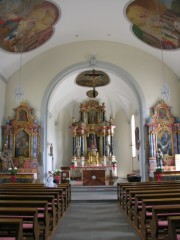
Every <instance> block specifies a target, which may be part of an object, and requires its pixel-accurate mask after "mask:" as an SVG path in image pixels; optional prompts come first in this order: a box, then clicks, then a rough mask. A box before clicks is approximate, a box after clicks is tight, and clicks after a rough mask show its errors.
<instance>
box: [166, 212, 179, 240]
mask: <svg viewBox="0 0 180 240" xmlns="http://www.w3.org/2000/svg"><path fill="white" fill-rule="evenodd" d="M169 239H171V240H180V216H171V217H168V236H167V239H166V240H169Z"/></svg>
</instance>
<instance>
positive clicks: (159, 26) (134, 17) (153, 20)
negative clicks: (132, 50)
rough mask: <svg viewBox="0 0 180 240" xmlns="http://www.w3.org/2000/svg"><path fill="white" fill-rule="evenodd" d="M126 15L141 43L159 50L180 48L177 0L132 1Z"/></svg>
mask: <svg viewBox="0 0 180 240" xmlns="http://www.w3.org/2000/svg"><path fill="white" fill-rule="evenodd" d="M126 15H127V17H128V19H129V21H130V22H131V23H132V31H133V33H134V35H135V36H136V37H137V38H139V39H140V40H141V41H143V42H145V43H146V44H148V45H150V46H152V47H155V48H160V49H166V50H171V49H179V48H180V17H179V16H180V1H179V0H168V1H167V0H151V1H149V0H134V1H132V2H131V3H130V4H129V5H128V6H127V8H126Z"/></svg>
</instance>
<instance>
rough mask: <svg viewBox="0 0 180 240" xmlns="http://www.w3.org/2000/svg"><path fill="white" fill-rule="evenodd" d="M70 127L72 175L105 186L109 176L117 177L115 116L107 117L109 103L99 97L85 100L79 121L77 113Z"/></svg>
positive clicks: (81, 105) (81, 107) (81, 106)
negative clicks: (71, 136)
mask: <svg viewBox="0 0 180 240" xmlns="http://www.w3.org/2000/svg"><path fill="white" fill-rule="evenodd" d="M70 128H71V130H72V135H73V156H72V162H71V164H72V165H71V166H72V170H71V171H72V173H71V176H73V177H75V178H81V179H82V181H83V184H84V185H85V182H86V185H104V184H105V180H106V178H107V177H108V176H109V175H113V176H114V177H116V176H117V169H116V157H115V156H114V146H113V138H114V130H115V125H114V120H113V118H112V116H110V117H109V119H108V120H107V118H106V111H105V104H104V103H102V104H100V103H99V102H98V101H96V100H89V101H87V102H84V103H81V104H80V117H79V119H78V120H77V119H76V117H75V116H73V118H72V125H71V127H70ZM88 178H89V180H88ZM98 179H99V180H98ZM90 180H91V181H90ZM88 182H89V184H88ZM90 182H91V183H90Z"/></svg>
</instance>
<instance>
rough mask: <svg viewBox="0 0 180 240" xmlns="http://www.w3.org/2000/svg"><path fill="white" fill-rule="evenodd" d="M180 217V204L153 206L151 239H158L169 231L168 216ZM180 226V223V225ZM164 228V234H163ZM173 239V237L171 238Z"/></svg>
mask: <svg viewBox="0 0 180 240" xmlns="http://www.w3.org/2000/svg"><path fill="white" fill-rule="evenodd" d="M172 215H174V216H179V217H180V204H179V205H161V206H154V207H153V208H152V220H151V224H150V225H151V239H154V240H158V239H159V238H160V237H161V238H162V237H164V236H165V234H166V235H167V232H168V217H169V216H172ZM179 226H180V225H179ZM162 230H163V235H162V234H161V232H162ZM169 239H171V238H169Z"/></svg>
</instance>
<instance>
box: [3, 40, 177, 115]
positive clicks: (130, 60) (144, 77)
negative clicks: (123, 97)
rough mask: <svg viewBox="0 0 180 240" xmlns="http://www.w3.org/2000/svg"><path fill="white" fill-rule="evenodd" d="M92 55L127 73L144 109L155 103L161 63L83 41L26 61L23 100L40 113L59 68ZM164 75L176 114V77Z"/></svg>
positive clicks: (117, 47) (135, 51)
mask: <svg viewBox="0 0 180 240" xmlns="http://www.w3.org/2000/svg"><path fill="white" fill-rule="evenodd" d="M92 56H95V57H96V59H97V60H99V61H104V62H107V63H112V64H115V65H117V66H120V67H121V68H123V69H125V70H126V71H127V72H129V73H130V74H131V75H132V76H133V77H134V78H135V79H136V81H137V82H138V84H139V85H140V86H141V87H142V91H143V92H144V95H145V98H146V102H147V109H148V107H150V106H152V105H153V104H154V103H155V101H156V99H158V98H160V91H161V90H160V89H161V85H162V83H163V82H162V63H161V61H159V60H157V59H156V58H154V57H152V56H151V55H148V54H146V53H145V52H143V51H141V50H139V49H137V48H132V47H129V46H126V45H124V44H118V43H112V42H102V41H85V42H77V43H71V44H67V45H62V46H60V47H56V48H53V49H51V50H49V51H47V52H45V53H43V54H41V55H40V56H37V57H36V58H34V59H33V60H32V61H30V62H28V63H27V64H26V65H25V66H24V67H23V68H22V81H23V83H22V86H23V88H24V94H25V99H27V100H28V101H30V103H31V105H32V106H33V107H34V108H35V109H36V110H40V107H41V100H42V96H43V93H44V91H45V89H46V88H47V87H48V84H49V83H50V82H51V81H52V79H54V78H55V76H56V75H57V74H58V73H60V72H61V71H62V70H63V69H65V68H67V67H69V66H71V65H73V64H75V63H78V62H83V61H88V60H90V58H91V57H92ZM166 72H167V76H168V83H172V84H173V85H174V84H175V87H174V88H173V98H171V101H170V105H172V104H173V107H174V111H176V112H178V111H179V108H178V106H179V104H178V103H177V102H176V101H175V100H177V96H178V88H176V85H177V81H176V76H175V75H174V74H173V73H172V72H171V71H170V70H169V69H167V71H166ZM17 78H18V74H17V75H14V76H12V77H11V79H10V81H9V84H8V92H7V101H6V113H7V114H9V113H10V112H12V108H13V107H14V106H15V103H14V98H13V95H14V89H15V88H16V86H17ZM171 103H172V104H171Z"/></svg>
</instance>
